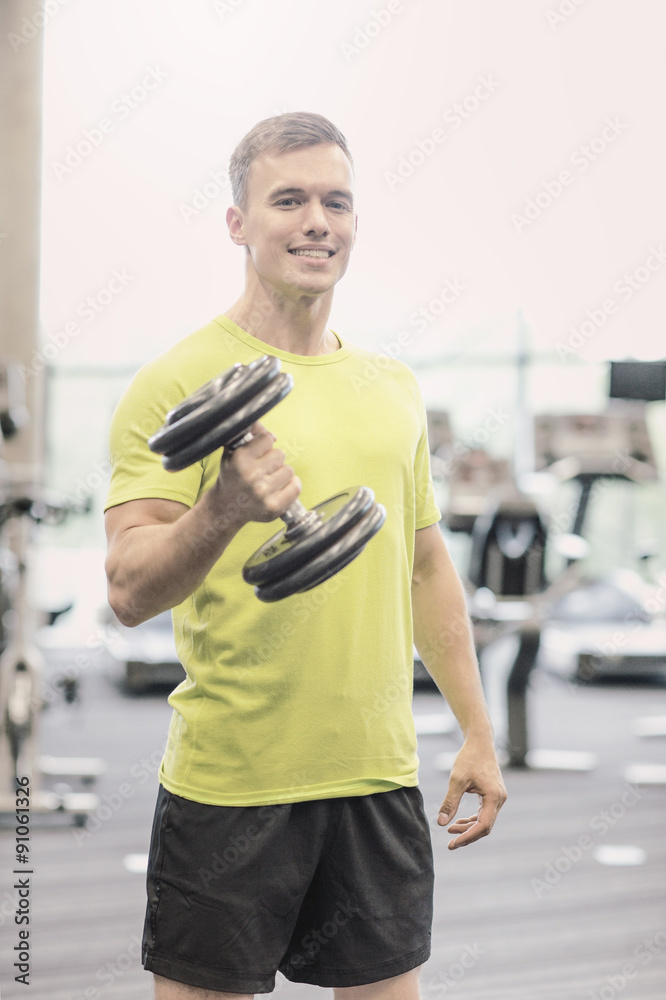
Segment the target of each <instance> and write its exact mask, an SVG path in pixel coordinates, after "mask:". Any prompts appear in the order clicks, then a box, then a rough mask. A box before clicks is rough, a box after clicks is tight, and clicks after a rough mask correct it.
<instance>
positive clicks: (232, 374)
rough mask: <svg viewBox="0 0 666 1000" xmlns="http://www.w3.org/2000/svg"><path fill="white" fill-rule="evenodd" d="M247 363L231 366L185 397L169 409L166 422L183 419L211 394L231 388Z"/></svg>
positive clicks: (171, 422) (170, 422)
mask: <svg viewBox="0 0 666 1000" xmlns="http://www.w3.org/2000/svg"><path fill="white" fill-rule="evenodd" d="M244 368H245V365H241V364H235V365H233V366H232V367H231V368H229V369H228V370H227V371H226V372H222V374H221V375H216V376H215V378H212V379H211V380H210V382H206V384H205V385H202V386H201V388H200V389H197V390H196V392H193V393H192V395H191V396H188V397H187V398H186V399H184V400H183V401H182V402H181V403H179V404H178V406H174V408H173V410H169V412H168V413H167V415H166V418H165V420H164V423H165V424H174V423H176V421H177V420H181V419H182V418H183V417H185V416H186V415H187V414H188V413H189V412H190V411H191V410H194V409H196V407H197V406H200V405H201V403H205V402H206V401H207V400H209V399H210V398H211V396H215V395H217V394H218V393H219V392H221V391H222V390H223V389H230V388H231V382H232V381H235V380H237V379H238V376H239V375H240V373H241V371H242V370H244Z"/></svg>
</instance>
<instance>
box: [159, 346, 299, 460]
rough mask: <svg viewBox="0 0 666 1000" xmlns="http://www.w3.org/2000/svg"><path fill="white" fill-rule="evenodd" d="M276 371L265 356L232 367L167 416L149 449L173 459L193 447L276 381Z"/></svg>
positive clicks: (276, 362)
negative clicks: (170, 456) (171, 456)
mask: <svg viewBox="0 0 666 1000" xmlns="http://www.w3.org/2000/svg"><path fill="white" fill-rule="evenodd" d="M279 370H280V361H279V359H278V358H274V357H270V356H268V355H264V356H263V357H261V358H258V359H257V360H256V361H252V362H251V363H250V364H249V365H234V367H233V368H231V369H229V370H228V371H227V372H223V373H222V375H218V376H217V378H214V379H212V380H211V381H210V382H207V383H206V385H204V386H202V387H201V388H200V389H197V391H196V392H194V393H192V395H191V396H188V397H187V398H186V399H184V400H183V401H182V402H181V403H179V404H178V406H176V407H174V409H173V410H171V411H170V412H169V413H167V416H166V420H165V422H164V424H163V425H162V427H161V428H160V429H159V430H158V431H156V432H155V434H153V435H152V437H151V438H150V439H149V441H148V447H149V448H150V449H151V451H155V452H158V453H159V454H163V455H174V454H175V453H176V452H179V451H180V450H181V449H182V448H185V447H187V446H188V445H190V444H193V443H195V442H196V441H198V440H199V439H200V438H201V437H202V436H203V435H204V434H205V433H207V432H208V431H210V430H212V429H213V428H214V427H216V426H217V425H218V424H220V423H221V422H222V421H223V420H226V419H227V418H228V417H230V416H232V415H233V414H235V413H237V412H238V410H239V409H241V407H243V406H245V404H246V403H248V402H249V401H250V400H251V399H253V398H254V397H255V396H256V395H258V394H259V393H260V392H261V391H262V390H263V389H264V388H265V387H266V386H267V385H269V384H270V383H271V382H272V381H273V380H274V379H275V378H276V377H277V375H278V372H279ZM211 450H212V449H209V451H208V454H210V451H211ZM190 464H191V463H190ZM181 468H185V466H181Z"/></svg>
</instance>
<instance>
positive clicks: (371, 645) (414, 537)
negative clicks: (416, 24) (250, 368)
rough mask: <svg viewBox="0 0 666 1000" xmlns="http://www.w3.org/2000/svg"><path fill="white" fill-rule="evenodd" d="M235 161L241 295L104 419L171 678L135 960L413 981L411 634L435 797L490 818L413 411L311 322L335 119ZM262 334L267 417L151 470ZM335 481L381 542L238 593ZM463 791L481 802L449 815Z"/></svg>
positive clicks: (420, 825)
mask: <svg viewBox="0 0 666 1000" xmlns="http://www.w3.org/2000/svg"><path fill="white" fill-rule="evenodd" d="M230 176H231V179H232V186H233V197H234V205H233V207H231V208H230V209H229V210H228V213H227V224H228V228H229V234H230V237H231V239H232V240H233V242H234V243H236V244H237V245H238V246H239V247H244V248H245V249H244V253H245V261H246V273H245V288H244V290H243V293H242V294H241V296H240V298H238V299H237V301H236V302H235V303H234V304H233V305H232V306H231V307H230V308H228V309H227V310H226V312H225V313H224V314H222V315H220V316H219V317H217V318H216V319H215V320H213V321H212V322H210V323H209V324H207V325H206V326H205V327H203V328H202V329H201V330H198V331H197V332H196V333H194V334H192V335H190V336H189V337H186V338H185V339H184V340H182V341H181V342H180V343H178V344H177V345H176V346H175V347H173V348H171V349H170V350H168V351H166V352H165V353H164V354H162V355H161V356H160V357H158V358H157V359H155V360H154V361H153V362H151V363H150V364H148V365H146V366H145V367H144V368H143V369H142V370H141V371H140V372H139V373H138V374H137V376H136V377H135V379H134V381H133V382H132V384H131V386H130V387H129V388H128V390H127V391H126V392H125V394H124V396H123V397H122V399H121V401H120V402H119V404H118V407H117V410H116V413H115V415H114V419H113V424H112V429H111V455H112V463H113V476H112V481H111V488H110V493H109V497H108V500H107V513H106V524H107V534H108V540H109V551H108V558H107V574H108V579H109V601H110V603H111V605H112V607H113V608H114V610H115V612H116V614H117V615H118V617H119V618H120V620H121V621H123V622H124V623H125V624H128V625H136V624H138V623H140V622H142V621H145V620H146V619H148V618H150V617H152V616H154V615H157V614H158V613H159V612H161V611H164V610H166V609H167V608H171V609H172V615H173V622H174V631H175V636H176V641H177V645H178V650H179V655H180V657H181V660H182V662H183V665H184V667H185V670H186V675H187V676H186V679H185V680H184V681H183V683H182V684H180V685H179V687H177V688H176V690H175V691H174V692H173V693H172V694H171V696H170V699H169V701H170V704H171V706H172V708H173V716H172V721H171V726H170V730H169V737H168V742H167V746H166V750H165V754H164V758H163V761H162V764H161V768H160V787H159V791H158V799H157V806H156V811H155V819H154V824H153V834H152V840H151V848H150V859H149V868H148V906H147V912H146V923H145V929H144V945H143V960H144V965H145V967H146V969H148V970H151V971H152V972H153V973H154V975H155V996H156V998H157V1000H179V998H188V1000H206V998H212V997H220V996H224V995H226V994H228V995H229V996H238V995H239V994H240V995H243V996H252V995H253V994H255V993H267V992H271V991H272V990H273V989H274V987H275V974H276V972H277V971H278V970H280V971H281V972H282V973H283V974H284V975H285V976H287V977H288V978H290V979H292V980H294V981H297V982H306V983H315V984H318V985H320V986H326V987H332V988H333V989H334V991H335V995H336V1000H416V998H417V997H418V973H419V968H420V967H421V965H422V964H423V963H424V962H425V961H426V959H427V958H428V956H429V954H430V934H431V922H432V887H433V865H432V848H431V841H430V830H429V823H428V820H427V818H426V816H425V814H424V810H423V800H422V797H421V793H420V791H419V788H418V758H417V754H416V736H415V732H414V723H413V718H412V713H411V694H412V669H413V657H412V646H413V641H415V642H416V645H417V647H418V648H419V651H420V653H421V655H422V657H423V660H424V662H425V663H426V665H427V666H428V668H429V670H430V671H431V673H432V675H433V677H434V678H435V680H436V682H437V683H438V685H439V687H440V688H441V690H442V692H443V693H444V695H445V697H446V698H447V699H448V701H449V704H450V705H451V708H452V709H453V711H454V712H455V714H456V717H457V719H458V721H459V722H460V726H461V728H462V731H463V735H464V742H463V746H462V748H461V750H460V752H459V754H458V756H457V758H456V762H455V765H454V767H453V770H452V772H451V776H450V781H449V786H448V789H447V791H446V795H445V798H444V801H443V802H442V805H441V808H440V812H439V816H438V818H437V823H438V824H439V826H448V829H449V832H450V833H451V834H453V835H454V836H453V839H452V840H451V841H450V843H449V847H450V848H451V849H456V848H459V847H463V846H465V845H468V844H471V843H473V842H474V841H476V840H478V839H479V838H481V837H483V836H485V835H486V834H488V833H489V832H490V830H491V828H492V826H493V823H494V821H495V818H496V815H497V813H498V811H499V809H500V807H501V805H502V803H503V802H504V799H505V797H506V792H505V790H504V786H503V783H502V779H501V776H500V773H499V769H498V767H497V761H496V758H495V751H494V744H493V735H492V731H491V727H490V723H489V720H488V715H487V711H486V707H485V703H484V700H483V694H482V690H481V685H480V681H479V673H478V666H477V663H476V659H475V655H474V649H473V645H472V641H471V637H470V630H469V625H468V622H467V615H466V611H465V601H464V595H463V592H462V588H461V586H460V583H459V580H458V578H457V576H456V574H455V572H454V570H453V567H452V565H451V561H450V559H449V556H448V553H447V550H446V547H445V545H444V542H443V539H442V535H441V533H440V530H439V527H438V524H437V522H438V520H439V511H438V510H437V507H436V505H435V502H434V498H433V490H432V483H431V480H430V471H429V458H428V443H427V434H426V420H425V412H424V407H423V403H422V400H421V397H420V394H419V391H418V387H417V384H416V380H415V379H414V376H413V375H412V373H411V372H410V371H409V369H408V368H406V366H405V365H403V364H401V363H400V362H398V361H394V360H391V359H389V358H381V359H380V360H381V367H379V365H377V360H378V359H377V358H376V356H375V355H373V354H372V353H370V352H368V351H365V350H361V349H359V348H356V347H354V346H352V345H351V344H349V343H347V342H346V341H345V340H343V339H341V338H340V337H339V336H338V334H337V333H335V332H334V331H333V330H332V329H331V328H330V327H329V326H328V319H329V313H330V309H331V304H332V298H333V292H334V289H335V285H336V284H337V282H338V281H339V280H340V279H341V278H342V276H343V275H344V273H345V271H346V270H347V266H348V264H349V258H350V255H351V251H352V248H353V245H354V239H355V235H356V215H355V211H354V202H353V180H354V178H353V166H352V160H351V156H350V153H349V149H348V147H347V143H346V141H345V138H344V136H343V135H342V134H341V133H340V132H339V131H338V129H337V128H336V127H335V126H334V125H332V124H331V122H329V121H328V120H327V119H325V118H323V117H322V116H320V115H316V114H306V113H300V114H285V115H281V116H279V117H276V118H271V119H268V120H266V121H263V122H260V123H259V124H258V125H256V126H255V127H254V128H253V129H252V130H251V131H250V132H249V133H248V135H247V136H246V137H245V138H244V139H243V140H242V141H241V143H240V144H239V146H238V147H237V149H236V150H235V152H234V154H233V156H232V158H231V164H230ZM266 353H268V354H272V355H275V356H277V357H278V358H280V361H281V365H282V369H283V370H284V371H287V372H289V373H290V374H291V375H292V376H293V379H294V390H293V392H291V393H290V394H289V396H288V397H287V398H286V399H284V400H283V401H282V402H281V403H280V404H279V406H276V407H275V409H274V410H272V411H271V412H270V413H269V414H268V416H267V418H266V422H267V424H269V425H270V431H269V430H268V429H267V428H266V427H264V426H263V424H260V423H257V424H255V425H254V427H253V435H254V436H253V439H252V440H251V441H250V443H249V444H247V445H245V446H244V447H242V448H238V449H237V450H236V451H234V452H232V453H231V454H224V455H222V456H221V455H220V452H219V451H218V452H217V453H214V454H213V455H210V456H209V457H208V458H206V459H204V460H203V461H201V462H198V463H196V464H195V465H193V466H192V467H190V468H188V469H185V470H183V471H182V472H178V473H169V472H165V470H164V469H163V468H162V464H161V462H160V460H159V459H158V458H157V457H156V456H155V455H154V454H153V453H152V452H151V451H150V450H149V448H148V446H147V439H148V437H150V435H151V434H152V433H153V432H154V431H155V430H156V429H157V428H158V427H159V426H160V425H161V424H162V422H163V421H164V417H165V415H166V413H167V412H168V411H169V410H170V409H171V408H173V407H174V406H176V405H177V404H178V403H179V402H180V401H181V400H182V399H183V398H184V397H185V396H188V395H189V394H191V393H192V392H193V391H194V390H196V389H197V388H198V387H199V386H200V385H201V384H202V383H204V382H206V381H208V380H209V379H210V378H212V377H214V376H215V375H217V374H219V373H220V372H222V371H224V370H226V369H227V368H229V367H230V366H231V365H233V364H235V363H236V362H242V363H248V362H250V361H252V360H255V359H256V358H258V357H260V356H261V355H262V354H266ZM369 363H370V364H372V365H373V366H375V367H376V370H377V371H378V372H381V374H380V375H379V377H377V378H376V379H373V380H371V381H370V380H367V379H365V378H364V377H363V374H364V372H367V369H368V364H369ZM288 461H289V462H291V461H293V462H294V464H295V465H296V466H297V468H298V471H299V474H301V475H302V476H303V483H304V484H305V485H304V486H303V487H302V486H301V481H300V479H299V478H297V476H296V474H295V472H294V470H293V469H292V467H291V465H290V464H288ZM350 483H364V484H366V485H368V486H370V487H371V488H372V489H373V490H374V493H375V496H376V498H377V500H378V501H379V502H380V503H382V504H383V505H384V506H385V507H386V510H387V518H386V523H385V524H384V526H383V528H382V530H381V531H380V532H379V534H378V535H377V537H376V538H374V539H373V540H372V542H371V543H370V544H369V545H368V546H367V549H366V550H365V551H364V552H363V553H362V554H361V555H360V556H359V558H357V559H355V560H354V561H353V563H351V564H350V565H349V566H347V567H346V568H345V569H344V570H342V571H341V572H340V573H338V574H337V575H336V576H334V577H332V578H331V579H330V580H329V581H327V582H326V583H324V584H322V585H321V586H319V587H317V588H315V589H314V590H312V591H310V592H306V593H303V594H296V595H294V596H292V597H289V598H287V599H285V600H283V601H280V602H277V603H276V604H268V605H266V604H263V603H262V602H260V601H258V600H257V599H256V597H255V596H254V593H253V591H252V589H251V588H250V587H248V586H247V585H246V584H245V583H244V582H243V580H242V577H241V572H240V571H241V567H242V565H243V563H244V562H245V560H246V558H247V556H248V555H249V554H250V553H251V552H253V551H254V550H255V549H256V548H258V546H259V545H260V544H262V543H263V542H264V541H265V540H266V538H267V537H268V536H269V534H272V533H273V532H272V529H271V528H269V527H268V526H267V525H266V523H265V522H267V521H271V520H273V519H274V518H275V517H277V516H278V515H279V514H281V513H282V512H284V511H285V510H286V508H287V507H288V506H289V504H290V503H292V502H293V501H294V500H295V499H296V497H298V496H299V495H300V497H301V499H302V500H303V501H304V502H305V503H306V505H312V504H315V503H317V502H320V501H321V500H322V499H324V498H325V497H327V496H330V495H332V494H334V493H337V492H339V490H340V488H342V487H345V486H347V485H348V484H350ZM465 792H473V793H476V794H477V795H478V797H479V802H480V808H479V811H478V813H477V814H476V815H474V816H470V817H467V818H464V819H463V818H461V819H458V820H456V821H455V822H454V817H455V815H456V812H457V810H458V807H459V803H460V800H461V798H462V796H463V794H464V793H465Z"/></svg>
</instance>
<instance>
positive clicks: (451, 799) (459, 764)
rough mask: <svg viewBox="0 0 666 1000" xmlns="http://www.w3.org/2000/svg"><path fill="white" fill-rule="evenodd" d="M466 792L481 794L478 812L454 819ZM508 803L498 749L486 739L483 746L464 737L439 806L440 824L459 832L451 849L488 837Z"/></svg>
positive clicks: (451, 844)
mask: <svg viewBox="0 0 666 1000" xmlns="http://www.w3.org/2000/svg"><path fill="white" fill-rule="evenodd" d="M465 792H471V793H472V794H476V795H478V796H479V803H480V805H479V811H478V812H477V813H476V814H475V815H474V816H468V817H467V818H465V819H457V820H456V821H455V823H451V821H452V820H453V819H454V817H455V815H456V813H457V811H458V808H459V806H460V800H461V798H462V797H463V795H464V794H465ZM505 802H506V788H505V787H504V782H503V781H502V775H501V773H500V769H499V765H498V763H497V757H496V755H495V748H494V747H493V746H489V745H488V744H487V742H484V743H483V745H480V744H479V743H476V742H474V741H473V740H471V739H469V738H468V739H467V740H465V742H464V743H463V745H462V747H461V748H460V751H459V752H458V755H457V756H456V759H455V761H454V764H453V767H452V768H451V777H450V778H449V787H448V789H447V792H446V798H445V799H444V801H443V802H442V805H441V806H440V810H439V815H438V817H437V824H438V826H447V825H448V824H449V823H451V826H449V827H448V832H449V833H453V834H458V836H456V837H454V839H453V840H451V841H450V842H449V850H450V851H454V850H455V849H456V848H457V847H466V846H467V845H468V844H473V843H474V841H476V840H480V839H481V837H487V836H488V834H489V833H490V831H491V830H492V828H493V825H494V823H495V820H496V819H497V814H498V813H499V811H500V809H501V808H502V806H503V805H504V803H505Z"/></svg>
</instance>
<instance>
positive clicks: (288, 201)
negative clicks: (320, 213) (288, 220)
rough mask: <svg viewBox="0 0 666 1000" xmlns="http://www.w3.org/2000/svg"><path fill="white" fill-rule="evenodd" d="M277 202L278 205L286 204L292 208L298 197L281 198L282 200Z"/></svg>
mask: <svg viewBox="0 0 666 1000" xmlns="http://www.w3.org/2000/svg"><path fill="white" fill-rule="evenodd" d="M277 204H278V205H284V206H286V207H287V208H291V206H292V205H295V204H296V199H295V198H280V200H279V201H278V202H277Z"/></svg>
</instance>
